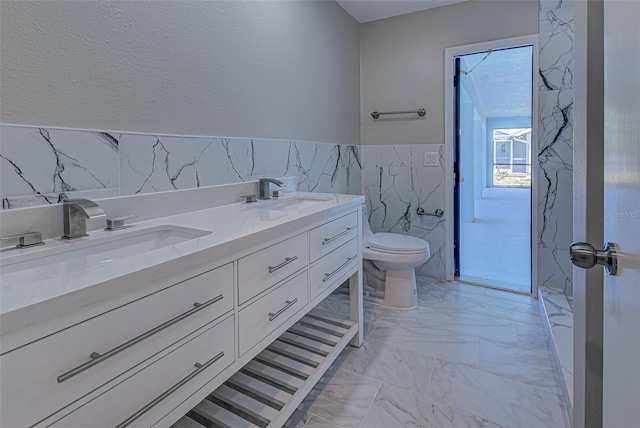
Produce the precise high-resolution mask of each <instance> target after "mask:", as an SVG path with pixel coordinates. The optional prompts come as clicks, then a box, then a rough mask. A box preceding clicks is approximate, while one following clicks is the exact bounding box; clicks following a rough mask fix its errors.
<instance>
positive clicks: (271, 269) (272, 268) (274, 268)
mask: <svg viewBox="0 0 640 428" xmlns="http://www.w3.org/2000/svg"><path fill="white" fill-rule="evenodd" d="M296 260H298V256H293V257H285V258H284V261H283V262H282V263H280V264H279V265H276V266H267V268H269V273H274V272H275V271H277V270H278V269H280V268H283V267H285V266H286V265H288V264H289V263H293V262H295V261H296Z"/></svg>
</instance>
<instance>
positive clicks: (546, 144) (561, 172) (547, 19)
mask: <svg viewBox="0 0 640 428" xmlns="http://www.w3.org/2000/svg"><path fill="white" fill-rule="evenodd" d="M539 66H540V76H539V98H538V114H539V116H538V133H539V136H540V137H539V145H538V150H539V153H538V171H539V174H538V177H539V179H538V186H539V191H538V220H539V224H538V227H539V230H538V284H539V285H543V286H546V287H550V288H553V289H556V290H560V291H562V292H563V293H564V294H565V295H567V296H568V297H571V296H572V295H573V287H572V269H571V262H570V261H569V245H570V244H571V240H572V230H573V228H572V216H573V211H572V201H573V198H572V196H573V193H572V192H573V1H572V0H541V1H540V57H539Z"/></svg>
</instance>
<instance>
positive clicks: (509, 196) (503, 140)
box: [453, 45, 534, 294]
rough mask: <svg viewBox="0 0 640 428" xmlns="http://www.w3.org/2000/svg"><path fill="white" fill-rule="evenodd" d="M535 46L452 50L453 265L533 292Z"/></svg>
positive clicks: (470, 278)
mask: <svg viewBox="0 0 640 428" xmlns="http://www.w3.org/2000/svg"><path fill="white" fill-rule="evenodd" d="M533 52H534V47H533V45H518V46H507V47H500V48H489V49H486V50H480V51H478V50H475V51H472V52H465V53H460V54H457V55H455V56H454V57H453V58H454V66H455V74H454V80H453V86H454V88H453V94H454V111H455V119H456V120H455V122H454V126H455V141H454V147H455V149H454V156H453V169H454V175H455V183H454V189H453V192H454V198H453V199H454V207H453V208H454V231H453V232H454V263H455V276H456V277H457V278H459V279H460V280H463V281H467V282H472V283H477V284H480V285H487V286H491V287H497V288H502V289H507V290H511V291H516V292H521V293H526V294H530V293H532V181H533V180H532V172H533V171H532V170H533V168H532V162H531V160H532V149H533V147H532V143H533V123H534V122H533V118H534V114H533V91H534V87H533V60H534V58H533Z"/></svg>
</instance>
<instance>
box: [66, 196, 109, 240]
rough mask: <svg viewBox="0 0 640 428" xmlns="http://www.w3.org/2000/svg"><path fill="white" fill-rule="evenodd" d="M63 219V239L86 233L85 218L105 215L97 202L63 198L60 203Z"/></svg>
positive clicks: (81, 235) (78, 236)
mask: <svg viewBox="0 0 640 428" xmlns="http://www.w3.org/2000/svg"><path fill="white" fill-rule="evenodd" d="M62 215H63V220H64V235H62V238H63V239H75V238H81V237H83V236H88V235H87V219H94V218H102V217H106V216H107V214H106V213H105V212H104V211H103V210H102V208H100V206H99V205H98V204H96V203H95V202H93V201H90V200H89V199H65V200H64V202H63V203H62Z"/></svg>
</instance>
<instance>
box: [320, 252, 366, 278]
mask: <svg viewBox="0 0 640 428" xmlns="http://www.w3.org/2000/svg"><path fill="white" fill-rule="evenodd" d="M356 257H358V256H353V257H349V258H348V259H347V261H346V262H344V263H343V264H341V265H340V266H339V267H338V268H337V269H336V270H334V271H333V272H331V273H325V274H324V279H323V280H322V282H326V281H328V280H329V279H330V278H331V277H332V276H333V275H335V274H337V273H338V272H340V271H341V270H342V269H344V267H345V266H347V265H348V264H349V263H351V261H352V260H353V259H355V258H356Z"/></svg>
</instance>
